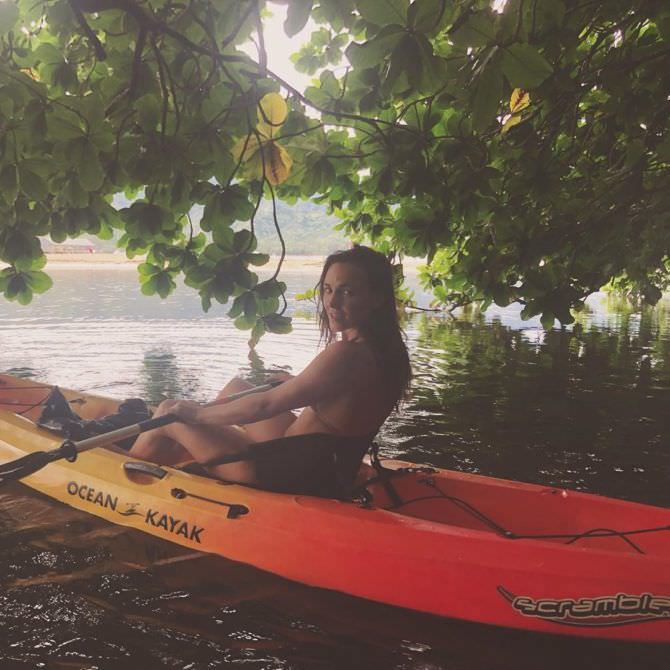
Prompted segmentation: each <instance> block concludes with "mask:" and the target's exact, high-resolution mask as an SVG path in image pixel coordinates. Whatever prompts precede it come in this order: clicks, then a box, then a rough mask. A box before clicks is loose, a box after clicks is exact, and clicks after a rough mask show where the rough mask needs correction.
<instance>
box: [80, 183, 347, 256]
mask: <svg viewBox="0 0 670 670" xmlns="http://www.w3.org/2000/svg"><path fill="white" fill-rule="evenodd" d="M129 204H130V202H129V201H128V200H126V199H125V198H124V197H123V196H121V195H119V196H117V197H116V198H115V200H114V205H115V206H116V207H117V208H119V209H121V208H123V207H127V206H128V205H129ZM201 216H202V207H201V206H197V207H194V208H193V212H192V219H193V223H194V224H195V226H196V228H198V223H199V222H200V218H201ZM277 219H278V221H279V227H280V229H281V231H282V235H283V237H284V241H285V242H286V253H288V254H291V255H318V256H321V255H327V254H329V253H331V252H332V251H336V250H338V249H346V248H347V247H348V246H349V243H348V242H347V239H346V237H345V236H344V234H343V233H342V232H341V231H337V230H333V227H334V226H335V225H336V224H337V223H338V222H339V219H338V218H337V217H335V216H329V215H328V213H327V212H326V208H325V206H323V205H317V204H315V203H313V202H303V201H299V202H297V203H296V204H295V205H287V204H286V203H284V202H281V201H277ZM248 227H249V223H248V222H244V223H239V224H236V225H235V228H236V229H240V228H248ZM255 230H256V237H257V238H258V251H262V252H264V253H268V254H278V253H279V252H280V251H281V245H280V243H279V238H278V237H277V232H276V230H275V226H274V222H273V219H272V203H271V201H269V200H265V201H263V202H262V203H261V206H260V208H259V210H258V213H257V215H256V220H255ZM93 242H94V243H95V247H96V249H97V250H98V251H104V252H112V251H114V250H115V249H116V242H115V241H114V240H98V239H95V238H94V239H93Z"/></svg>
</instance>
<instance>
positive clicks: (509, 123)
mask: <svg viewBox="0 0 670 670" xmlns="http://www.w3.org/2000/svg"><path fill="white" fill-rule="evenodd" d="M522 121H523V119H522V118H521V115H520V114H512V115H511V116H508V117H507V119H506V120H505V121H504V122H503V127H502V131H501V132H502V133H506V132H507V131H508V130H509V129H510V128H514V126H516V125H518V124H519V123H521V122H522Z"/></svg>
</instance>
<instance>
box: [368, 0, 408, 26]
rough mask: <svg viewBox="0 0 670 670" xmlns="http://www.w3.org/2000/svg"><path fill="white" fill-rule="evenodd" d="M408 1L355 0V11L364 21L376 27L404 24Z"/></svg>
mask: <svg viewBox="0 0 670 670" xmlns="http://www.w3.org/2000/svg"><path fill="white" fill-rule="evenodd" d="M408 7H409V0H356V9H358V11H359V12H360V15H361V17H362V18H363V19H365V20H366V21H369V22H370V23H374V24H375V25H378V26H385V25H386V24H388V23H403V24H404V23H405V20H406V19H407V8H408Z"/></svg>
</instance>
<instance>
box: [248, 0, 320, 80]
mask: <svg viewBox="0 0 670 670" xmlns="http://www.w3.org/2000/svg"><path fill="white" fill-rule="evenodd" d="M266 7H267V9H268V11H269V12H272V16H271V17H268V18H264V19H263V26H264V29H265V30H264V38H265V50H266V51H267V53H268V68H269V69H270V70H272V71H273V72H274V73H276V74H278V75H279V76H280V77H281V78H282V79H284V81H286V82H288V83H289V84H291V85H292V86H294V87H295V88H297V89H298V90H299V91H304V90H305V88H306V87H307V86H309V83H310V81H311V79H312V78H313V76H310V75H306V74H303V73H301V72H298V71H296V69H295V68H294V67H293V63H292V62H291V61H290V58H289V57H290V55H291V54H293V53H295V52H296V51H298V50H299V49H300V47H301V46H302V45H303V44H305V43H306V42H308V41H309V38H310V35H311V34H312V32H313V31H314V30H317V26H316V24H315V23H314V22H313V21H312V20H311V19H309V21H308V22H307V25H306V26H305V27H304V28H303V29H302V31H301V32H299V33H298V34H297V35H294V36H293V37H288V36H287V35H286V33H285V32H284V25H283V24H284V20H285V19H286V10H287V7H286V5H278V4H276V3H274V2H271V3H269V4H268V5H266ZM241 48H242V50H243V51H245V52H246V53H248V54H249V55H250V56H251V57H252V58H254V59H257V57H258V52H257V51H256V46H255V45H254V44H248V45H245V46H243V47H241Z"/></svg>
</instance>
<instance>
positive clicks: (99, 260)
mask: <svg viewBox="0 0 670 670" xmlns="http://www.w3.org/2000/svg"><path fill="white" fill-rule="evenodd" d="M46 257H47V265H46V268H45V269H46V270H47V271H49V270H56V269H59V268H69V269H94V268H98V269H109V268H119V269H121V268H135V267H137V265H139V264H140V263H142V262H143V261H144V258H143V257H136V258H126V255H125V254H123V253H121V254H119V253H103V252H99V253H93V254H88V253H83V254H46ZM325 258H326V257H325V256H293V255H291V256H286V257H285V258H284V264H283V266H282V269H283V270H290V271H292V272H301V271H302V272H309V273H314V272H318V270H319V269H320V268H321V266H322V265H323V262H324V260H325ZM278 262H279V256H271V257H270V263H269V264H268V265H265V266H263V267H260V268H258V270H259V271H261V272H262V271H263V270H267V269H269V268H274V267H276V265H277V263H278ZM424 262H425V261H423V260H422V259H417V258H405V259H403V267H404V269H405V272H408V273H415V272H416V270H417V267H418V266H419V265H422V264H423V263H424ZM252 269H253V268H252Z"/></svg>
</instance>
